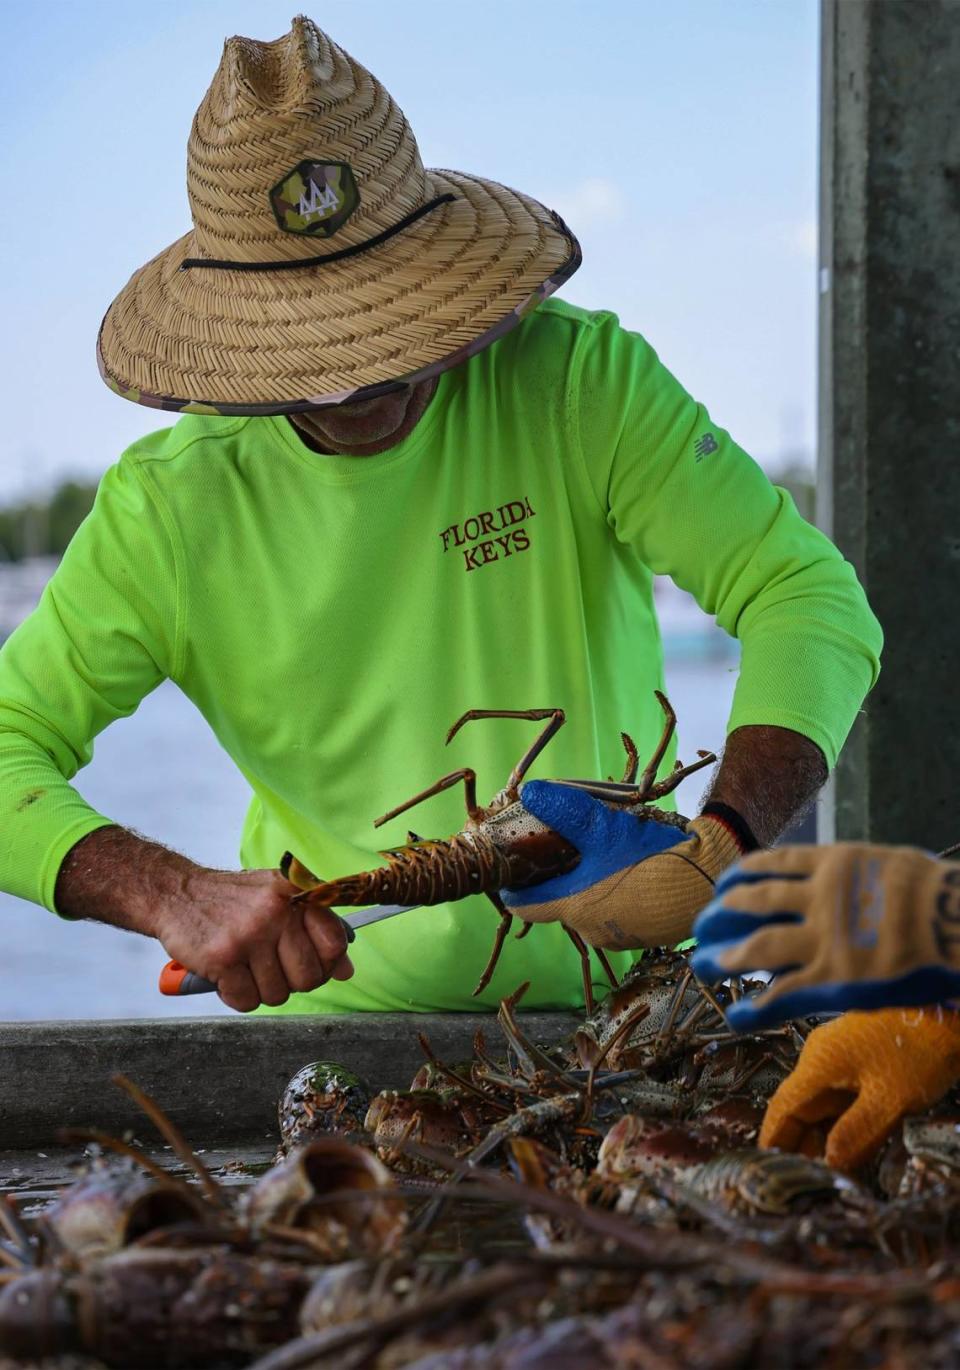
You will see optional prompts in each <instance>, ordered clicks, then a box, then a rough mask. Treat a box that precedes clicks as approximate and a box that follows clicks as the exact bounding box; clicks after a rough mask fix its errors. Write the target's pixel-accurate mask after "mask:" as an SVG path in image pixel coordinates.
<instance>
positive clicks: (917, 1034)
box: [760, 1006, 960, 1171]
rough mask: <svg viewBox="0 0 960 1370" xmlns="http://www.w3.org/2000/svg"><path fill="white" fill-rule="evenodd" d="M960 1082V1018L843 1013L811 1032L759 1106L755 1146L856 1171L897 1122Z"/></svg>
mask: <svg viewBox="0 0 960 1370" xmlns="http://www.w3.org/2000/svg"><path fill="white" fill-rule="evenodd" d="M958 1078H960V1014H958V1013H956V1012H954V1011H953V1010H952V1009H945V1008H941V1007H939V1006H938V1007H937V1008H920V1009H910V1008H896V1009H879V1010H878V1011H877V1012H875V1013H845V1014H844V1015H843V1017H842V1018H835V1019H833V1021H832V1022H829V1023H824V1024H823V1025H822V1026H821V1027H818V1028H815V1029H814V1031H813V1032H811V1034H810V1036H809V1037H808V1038H807V1040H806V1042H805V1043H804V1047H803V1050H802V1051H801V1053H800V1059H799V1061H798V1062H797V1064H796V1066H795V1067H794V1069H793V1071H792V1072H791V1074H790V1075H788V1076H787V1078H786V1079H785V1080H784V1082H783V1084H782V1085H781V1086H780V1088H779V1089H778V1090H777V1092H776V1094H774V1096H773V1098H772V1099H771V1100H770V1103H769V1104H768V1105H767V1112H766V1116H765V1118H764V1120H763V1126H762V1128H761V1129H760V1145H761V1146H778V1147H782V1148H783V1149H784V1150H785V1151H802V1152H803V1153H804V1154H805V1155H807V1156H819V1155H821V1154H822V1155H823V1156H824V1158H825V1160H826V1162H827V1164H828V1165H832V1166H833V1167H834V1168H835V1169H836V1170H847V1171H853V1170H857V1169H858V1168H859V1167H860V1166H862V1165H863V1164H864V1163H865V1162H866V1161H869V1160H870V1158H871V1157H872V1156H873V1155H874V1154H875V1153H876V1152H877V1151H878V1150H879V1149H880V1147H881V1145H882V1144H883V1143H884V1142H885V1141H886V1139H887V1137H889V1135H890V1133H891V1132H892V1131H893V1129H894V1128H895V1127H896V1125H897V1124H898V1123H899V1121H900V1119H901V1118H903V1117H905V1116H906V1115H907V1114H908V1113H922V1112H923V1110H924V1109H927V1108H929V1107H930V1105H931V1104H935V1103H936V1102H937V1100H938V1099H940V1098H941V1097H942V1096H943V1095H944V1094H945V1093H946V1092H947V1090H948V1089H949V1088H950V1086H951V1085H952V1084H953V1083H954V1081H955V1080H957V1079H958Z"/></svg>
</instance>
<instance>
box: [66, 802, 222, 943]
mask: <svg viewBox="0 0 960 1370" xmlns="http://www.w3.org/2000/svg"><path fill="white" fill-rule="evenodd" d="M203 869H204V868H203V867H202V866H197V865H196V864H195V863H194V862H193V861H190V860H188V859H187V857H185V856H181V855H180V854H179V853H178V852H174V851H170V850H169V849H168V848H167V847H162V846H160V844H159V843H157V842H149V841H148V840H147V839H146V838H144V837H138V836H137V834H136V833H132V832H128V831H127V829H126V828H120V827H109V828H97V829H96V831H95V832H91V833H88V834H87V836H86V837H83V838H81V839H80V841H79V842H78V843H77V844H76V846H74V847H71V849H70V851H69V852H68V853H67V855H66V857H65V858H64V860H63V863H62V865H61V867H60V871H59V874H58V876H57V883H56V889H55V892H54V900H55V903H56V906H57V912H58V913H61V914H63V915H64V916H65V917H68V918H91V919H95V920H96V921H97V922H99V923H110V924H112V925H113V926H114V927H118V928H127V929H128V930H129V931H131V932H142V933H144V934H145V935H146V936H148V937H157V936H159V920H158V914H159V912H160V910H161V909H162V908H164V907H167V906H168V905H169V904H171V903H173V902H176V901H178V900H181V899H184V898H185V897H187V893H188V885H189V883H190V880H191V878H192V877H195V876H197V875H199V874H200V873H202V871H203Z"/></svg>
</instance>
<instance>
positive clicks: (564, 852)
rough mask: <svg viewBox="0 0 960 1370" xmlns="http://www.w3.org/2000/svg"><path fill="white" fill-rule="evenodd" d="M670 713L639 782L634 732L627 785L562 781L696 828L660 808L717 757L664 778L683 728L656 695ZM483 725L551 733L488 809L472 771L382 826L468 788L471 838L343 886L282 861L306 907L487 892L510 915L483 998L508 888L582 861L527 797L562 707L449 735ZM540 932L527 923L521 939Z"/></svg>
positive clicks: (511, 713) (420, 842)
mask: <svg viewBox="0 0 960 1370" xmlns="http://www.w3.org/2000/svg"><path fill="white" fill-rule="evenodd" d="M654 693H655V694H656V697H657V700H658V702H659V704H660V707H661V708H662V709H663V713H664V728H663V732H662V734H661V737H660V741H659V742H658V743H657V746H656V749H655V751H654V753H653V756H652V757H651V759H650V762H649V764H648V765H647V767H646V769H645V770H644V771H643V773H642V774H641V776H640V779H639V780H637V772H638V770H639V766H640V762H639V756H638V753H637V748H636V745H635V744H634V742H633V740H632V738H630V737H629V735H628V734H627V733H621V735H620V736H621V738H622V740H623V746H624V749H625V751H626V754H627V764H626V770H625V772H624V776H623V779H622V780H620V781H616V780H560V781H558V782H556V783H558V784H561V785H572V786H575V787H576V788H577V789H580V790H584V791H586V792H587V793H588V794H591V795H593V796H594V797H595V798H597V799H600V800H602V801H603V803H605V804H607V805H609V806H610V807H612V808H618V809H627V810H630V811H633V812H635V813H636V814H637V816H638V817H642V818H644V819H649V820H652V821H654V822H657V823H666V824H669V825H670V826H673V827H676V828H678V829H679V830H680V831H681V832H685V831H686V830H687V826H688V821H687V819H686V818H684V817H682V816H681V815H680V814H676V813H669V812H667V811H665V810H662V809H656V808H653V807H652V805H653V804H654V803H655V801H656V800H658V799H662V798H663V797H664V796H665V795H668V794H670V793H671V792H672V791H673V790H675V789H676V787H677V786H678V785H679V784H680V782H681V781H682V780H684V779H685V778H686V777H687V776H688V775H692V774H693V773H694V772H695V771H699V770H701V769H702V768H703V767H704V766H709V765H710V764H711V763H712V762H714V761H716V759H717V758H716V756H715V755H714V754H713V753H712V752H704V751H698V752H697V757H698V760H697V761H695V762H693V763H692V764H691V765H689V766H684V765H682V764H681V763H680V762H679V761H678V762H677V763H676V765H675V766H674V769H673V770H672V771H671V773H670V774H669V775H668V776H667V777H666V778H665V779H664V780H659V781H658V780H657V779H656V775H657V770H658V768H659V766H660V763H661V762H662V760H663V757H664V755H665V753H666V750H667V747H668V746H669V745H670V739H671V738H672V736H673V733H674V730H675V728H676V724H677V719H676V715H675V713H674V711H673V709H672V708H671V706H670V703H669V701H668V699H667V698H666V696H665V695H663V694H662V693H661V692H660V691H659V690H656V691H655V692H654ZM481 718H526V719H536V720H540V719H546V720H548V721H547V724H546V727H544V728H543V730H542V731H541V732H540V734H539V736H538V737H537V738H536V740H535V741H534V743H533V745H532V746H531V747H530V748H529V749H528V750H527V751H526V752H525V753H524V754H523V756H522V757H521V758H520V760H519V761H518V762H517V764H516V765H515V766H514V768H513V770H512V771H511V772H510V776H509V778H508V780H507V783H506V785H505V786H504V787H503V789H502V790H500V791H499V792H498V793H497V794H495V795H494V797H493V798H492V799H491V801H490V803H489V804H487V805H486V807H484V806H483V805H480V804H478V803H477V793H476V785H477V777H476V773H475V772H474V771H473V770H471V769H470V768H469V767H464V768H462V769H461V770H458V771H451V772H450V774H449V775H445V776H442V777H441V778H440V779H439V780H437V781H436V782H435V783H434V784H433V785H431V786H429V788H428V789H426V790H422V791H421V792H420V793H419V794H415V795H414V796H413V798H412V799H408V800H406V801H405V802H404V803H403V804H398V805H397V807H396V808H394V809H391V810H390V812H389V813H385V814H383V815H382V817H380V818H378V819H377V820H376V822H375V823H374V827H376V828H379V827H380V826H381V824H383V823H386V822H388V821H389V820H390V819H391V818H396V817H398V816H399V815H400V814H402V813H406V812H407V810H408V809H412V808H413V807H414V806H415V805H417V804H421V803H423V801H424V800H425V799H429V798H431V797H432V796H433V795H435V794H439V793H440V792H441V791H442V790H448V789H450V788H451V786H453V785H457V784H460V783H461V782H462V783H463V788H464V795H465V798H466V809H467V821H466V824H465V826H464V828H463V830H462V831H460V832H458V833H454V834H453V836H452V837H447V838H440V839H427V840H424V839H421V838H419V837H418V836H417V835H416V834H415V833H409V834H408V837H409V843H408V845H406V846H402V847H393V848H390V849H388V850H387V851H383V852H381V853H380V855H381V856H382V857H384V859H385V860H386V862H387V865H386V866H384V867H380V868H378V869H376V870H370V871H360V872H359V873H357V874H356V875H347V876H343V877H342V878H341V879H339V880H320V879H319V878H318V877H317V876H315V875H313V874H312V873H311V871H309V870H308V869H307V867H306V866H304V865H303V864H302V863H301V862H299V861H298V860H297V859H296V858H295V857H294V856H292V855H291V854H290V853H289V852H288V853H287V854H286V855H285V856H284V859H283V861H282V863H281V870H282V871H283V874H284V875H285V876H286V877H287V878H288V879H289V880H290V881H291V882H292V883H293V884H295V885H298V886H299V887H300V889H301V891H302V893H301V894H300V895H297V896H296V898H297V899H301V900H307V901H310V902H316V903H321V904H323V905H325V906H327V907H333V906H336V905H365V904H374V903H398V904H428V905H429V904H441V903H445V902H447V901H448V900H457V899H463V898H465V897H466V896H467V895H470V894H485V895H486V896H487V898H488V899H489V900H490V902H491V903H492V904H493V906H494V908H495V909H496V910H497V912H498V914H499V915H500V925H499V927H498V928H497V933H496V937H495V939H494V944H493V950H492V951H491V953H490V958H489V960H488V962H487V965H486V968H485V969H484V972H483V974H482V975H481V977H480V980H479V981H478V983H477V987H476V989H475V990H474V991H473V992H474V994H480V993H481V991H482V990H484V989H485V988H486V986H487V985H488V984H489V983H490V979H491V977H492V975H493V972H494V970H495V969H496V965H497V961H498V960H499V957H500V953H501V951H502V949H503V943H504V940H505V938H506V935H507V932H508V931H509V929H510V924H511V922H512V915H511V913H510V911H509V910H508V909H507V907H506V906H505V905H504V903H503V901H502V900H501V898H500V895H499V893H498V891H499V890H500V889H503V888H504V887H506V886H510V887H513V888H525V887H527V886H529V885H537V884H540V883H541V882H542V881H544V880H549V879H550V878H551V877H552V876H555V875H562V874H564V873H566V872H567V871H570V870H572V869H573V868H574V867H575V866H576V864H577V862H578V861H579V860H580V854H579V852H578V851H577V850H576V848H575V847H573V846H571V844H570V843H569V842H567V841H566V840H565V839H564V838H562V837H561V836H560V835H559V834H558V833H555V832H554V831H553V830H552V829H551V828H548V827H547V826H546V824H544V823H541V822H540V820H539V819H537V818H535V817H534V816H533V814H531V813H529V812H528V811H527V810H526V809H525V808H524V807H523V804H522V802H521V799H520V785H521V783H522V781H523V778H524V776H525V775H526V773H527V771H528V770H529V769H530V767H531V765H532V764H533V762H534V761H535V760H536V758H537V757H538V756H539V755H540V753H541V752H542V751H543V749H544V747H545V746H546V745H547V743H548V742H549V741H550V739H551V738H552V737H553V736H555V734H556V733H557V732H558V730H559V729H560V728H561V727H562V726H563V724H564V722H565V721H566V720H565V715H564V712H563V710H562V709H470V710H468V711H467V712H466V713H465V714H464V715H463V716H462V717H461V718H459V719H457V721H456V723H454V725H453V727H452V728H451V729H450V731H449V732H448V733H447V738H446V740H447V742H448V743H449V742H450V741H451V740H452V739H453V738H454V737H455V736H456V734H457V733H458V732H459V731H460V729H461V728H462V727H463V725H464V724H465V723H467V722H471V721H473V720H476V719H481ZM532 926H533V924H532V923H525V924H524V926H523V928H522V929H521V931H520V932H519V933H518V936H519V937H523V936H525V935H526V933H527V932H529V930H530V928H531V927H532ZM564 931H565V932H566V934H567V936H568V937H569V938H570V940H571V941H572V942H573V944H574V946H575V947H576V949H577V952H578V953H579V956H580V960H581V964H582V967H583V987H584V998H585V1002H586V1005H587V1010H588V1012H590V1011H592V1008H593V993H592V987H591V977H590V965H589V950H590V949H589V948H588V946H587V945H586V943H585V942H584V941H583V939H582V938H581V937H580V936H579V934H578V933H577V932H575V931H574V929H573V928H569V927H566V926H564ZM596 954H597V957H598V959H599V961H600V963H601V965H602V966H603V969H604V972H605V974H606V975H607V978H608V979H609V981H610V983H611V985H613V986H614V987H615V986H616V984H617V980H616V977H615V975H614V973H613V970H612V968H611V966H610V964H609V962H608V961H607V958H606V956H605V955H604V954H603V952H602V951H601V950H599V949H596Z"/></svg>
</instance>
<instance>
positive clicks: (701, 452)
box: [693, 433, 720, 461]
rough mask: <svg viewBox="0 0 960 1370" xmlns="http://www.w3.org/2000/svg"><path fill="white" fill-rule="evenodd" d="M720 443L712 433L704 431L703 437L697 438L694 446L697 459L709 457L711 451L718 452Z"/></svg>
mask: <svg viewBox="0 0 960 1370" xmlns="http://www.w3.org/2000/svg"><path fill="white" fill-rule="evenodd" d="M719 446H720V444H719V443H718V442H717V440H716V438H715V437H714V436H713V434H712V433H704V435H703V437H702V438H697V441H696V442H695V443H694V446H693V455H694V456H695V457H696V459H697V461H703V459H704V457H709V455H710V453H711V452H716V451H717V449H718V448H719Z"/></svg>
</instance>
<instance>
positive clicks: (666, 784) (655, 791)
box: [648, 751, 717, 799]
mask: <svg viewBox="0 0 960 1370" xmlns="http://www.w3.org/2000/svg"><path fill="white" fill-rule="evenodd" d="M697 756H698V757H699V758H700V759H699V761H693V762H691V764H690V765H689V766H681V765H680V763H679V762H677V765H676V766H675V768H674V769H673V771H672V772H671V773H670V775H668V776H667V778H666V779H665V780H661V781H659V782H658V783H657V784H656V785H654V786H653V788H652V789H651V790H650V792H649V795H648V798H649V799H662V798H663V796H664V795H665V794H670V793H671V791H672V790H675V789H676V788H677V786H678V785H679V784H680V781H681V780H686V778H687V776H688V775H693V774H695V772H697V771H702V770H703V768H704V766H712V765H713V763H714V761H716V759H717V758H716V756H715V754H714V753H713V752H700V751H698V752H697Z"/></svg>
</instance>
